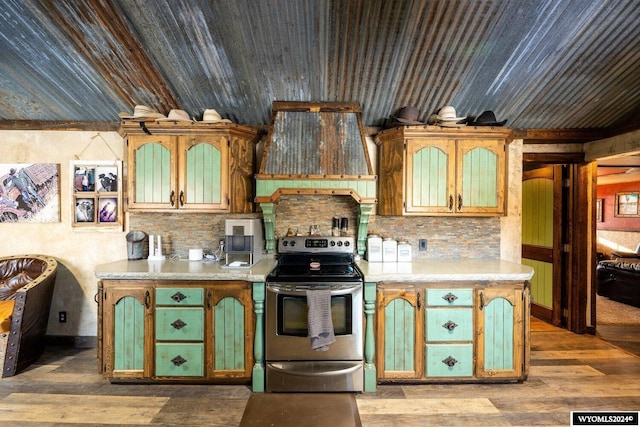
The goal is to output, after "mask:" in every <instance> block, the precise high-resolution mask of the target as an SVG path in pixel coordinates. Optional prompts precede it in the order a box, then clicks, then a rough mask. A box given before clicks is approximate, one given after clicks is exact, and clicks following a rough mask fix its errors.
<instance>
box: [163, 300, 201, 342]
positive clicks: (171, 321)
mask: <svg viewBox="0 0 640 427" xmlns="http://www.w3.org/2000/svg"><path fill="white" fill-rule="evenodd" d="M203 339H204V309H203V308H202V307H190V308H173V307H158V308H156V341H202V340H203Z"/></svg>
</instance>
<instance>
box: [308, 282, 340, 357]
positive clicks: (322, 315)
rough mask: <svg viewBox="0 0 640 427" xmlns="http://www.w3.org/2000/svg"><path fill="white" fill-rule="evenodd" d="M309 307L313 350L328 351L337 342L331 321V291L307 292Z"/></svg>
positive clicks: (316, 290) (314, 290) (310, 336)
mask: <svg viewBox="0 0 640 427" xmlns="http://www.w3.org/2000/svg"><path fill="white" fill-rule="evenodd" d="M307 307H308V309H309V312H308V317H307V323H308V324H309V338H310V339H311V349H312V350H315V351H327V350H329V346H330V345H331V344H333V343H334V342H335V341H336V336H335V334H334V332H333V320H332V319H331V290H330V289H313V290H311V289H310V290H307Z"/></svg>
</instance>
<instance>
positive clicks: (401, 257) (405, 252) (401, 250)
mask: <svg viewBox="0 0 640 427" xmlns="http://www.w3.org/2000/svg"><path fill="white" fill-rule="evenodd" d="M398 262H411V245H410V244H409V243H408V242H404V241H400V242H398Z"/></svg>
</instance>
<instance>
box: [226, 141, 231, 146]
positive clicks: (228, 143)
mask: <svg viewBox="0 0 640 427" xmlns="http://www.w3.org/2000/svg"><path fill="white" fill-rule="evenodd" d="M227 147H231V140H230V139H227Z"/></svg>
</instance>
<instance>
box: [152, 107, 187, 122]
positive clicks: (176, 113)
mask: <svg viewBox="0 0 640 427" xmlns="http://www.w3.org/2000/svg"><path fill="white" fill-rule="evenodd" d="M156 122H193V120H191V118H190V117H189V113H187V112H186V111H184V110H176V109H173V110H171V111H169V114H168V115H167V117H162V118H159V119H156Z"/></svg>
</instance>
